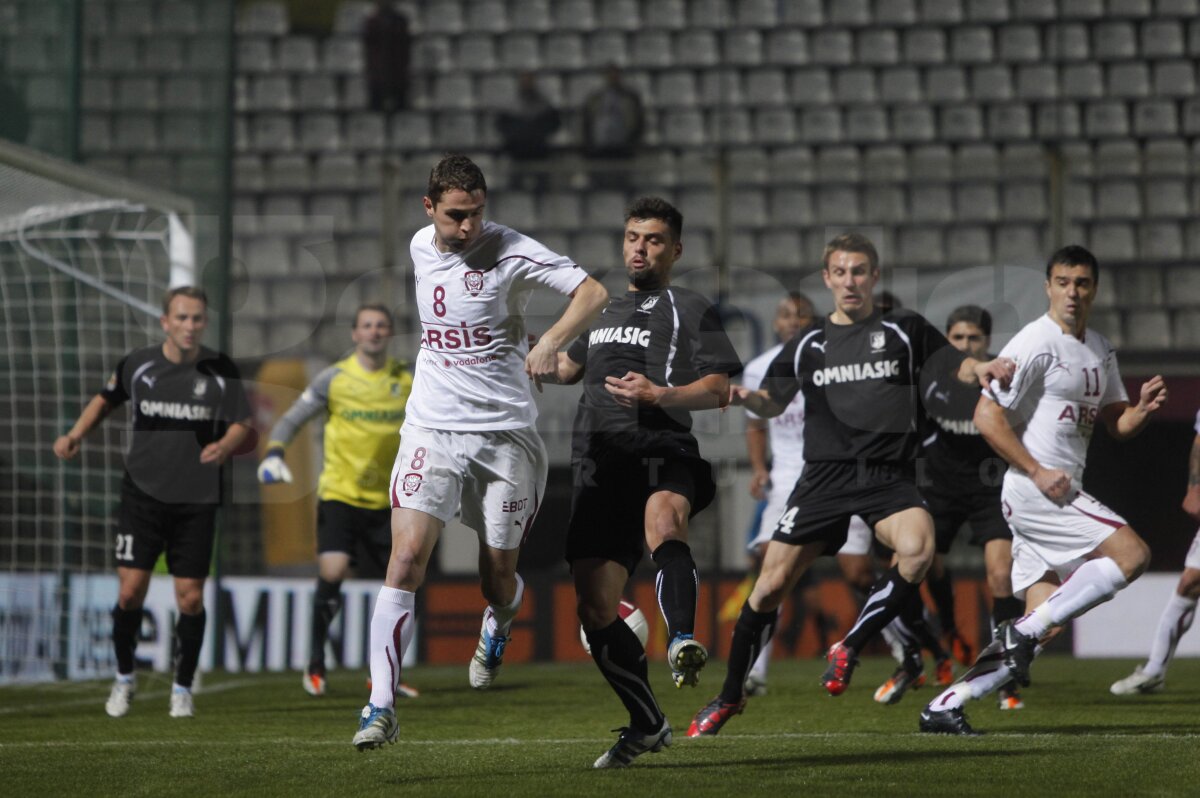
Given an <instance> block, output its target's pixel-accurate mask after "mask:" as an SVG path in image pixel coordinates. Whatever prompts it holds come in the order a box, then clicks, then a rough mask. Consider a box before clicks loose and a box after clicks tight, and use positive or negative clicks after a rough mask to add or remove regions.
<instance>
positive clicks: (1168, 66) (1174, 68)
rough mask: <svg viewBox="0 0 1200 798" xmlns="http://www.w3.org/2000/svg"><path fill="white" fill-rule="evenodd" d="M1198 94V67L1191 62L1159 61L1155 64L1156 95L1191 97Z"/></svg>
mask: <svg viewBox="0 0 1200 798" xmlns="http://www.w3.org/2000/svg"><path fill="white" fill-rule="evenodd" d="M1195 93H1196V65H1195V64H1194V63H1192V62H1191V61H1187V60H1182V59H1181V60H1178V61H1159V62H1157V63H1155V64H1154V94H1155V95H1157V96H1159V97H1191V96H1193V95H1195Z"/></svg>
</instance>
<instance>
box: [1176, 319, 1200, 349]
mask: <svg viewBox="0 0 1200 798" xmlns="http://www.w3.org/2000/svg"><path fill="white" fill-rule="evenodd" d="M1173 315H1174V318H1173V320H1172V322H1171V341H1172V343H1173V344H1174V346H1175V348H1176V349H1200V310H1178V311H1176V312H1175V313H1174V314H1173Z"/></svg>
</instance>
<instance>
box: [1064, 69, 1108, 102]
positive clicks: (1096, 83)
mask: <svg viewBox="0 0 1200 798" xmlns="http://www.w3.org/2000/svg"><path fill="white" fill-rule="evenodd" d="M1062 96H1063V97H1066V98H1067V99H1072V100H1076V99H1078V100H1092V99H1098V98H1100V97H1103V96H1104V73H1103V70H1102V68H1101V67H1100V65H1099V64H1092V63H1087V64H1067V65H1066V66H1064V67H1063V68H1062Z"/></svg>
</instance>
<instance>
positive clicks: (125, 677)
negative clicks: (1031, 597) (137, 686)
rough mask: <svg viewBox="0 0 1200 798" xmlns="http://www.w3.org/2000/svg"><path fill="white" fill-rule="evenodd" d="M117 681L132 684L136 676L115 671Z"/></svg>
mask: <svg viewBox="0 0 1200 798" xmlns="http://www.w3.org/2000/svg"><path fill="white" fill-rule="evenodd" d="M117 681H118V682H120V683H121V684H133V683H134V682H135V681H137V677H136V676H135V675H134V674H132V673H120V672H118V673H117Z"/></svg>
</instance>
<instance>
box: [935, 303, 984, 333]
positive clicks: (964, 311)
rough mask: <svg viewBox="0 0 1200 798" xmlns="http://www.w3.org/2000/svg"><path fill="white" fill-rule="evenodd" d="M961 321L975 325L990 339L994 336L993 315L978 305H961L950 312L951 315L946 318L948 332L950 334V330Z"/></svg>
mask: <svg viewBox="0 0 1200 798" xmlns="http://www.w3.org/2000/svg"><path fill="white" fill-rule="evenodd" d="M960 321H965V322H966V323H967V324H974V325H975V326H976V327H978V328H979V329H981V330H983V334H984V335H986V336H988V337H989V338H990V337H991V335H992V314H991V313H988V312H987V311H986V310H984V309H983V308H981V307H979V306H978V305H961V306H959V307H957V308H955V309H954V310H952V311H950V315H949V316H947V317H946V332H950V328H951V327H953V326H954V325H955V324H958V323H959V322H960Z"/></svg>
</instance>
